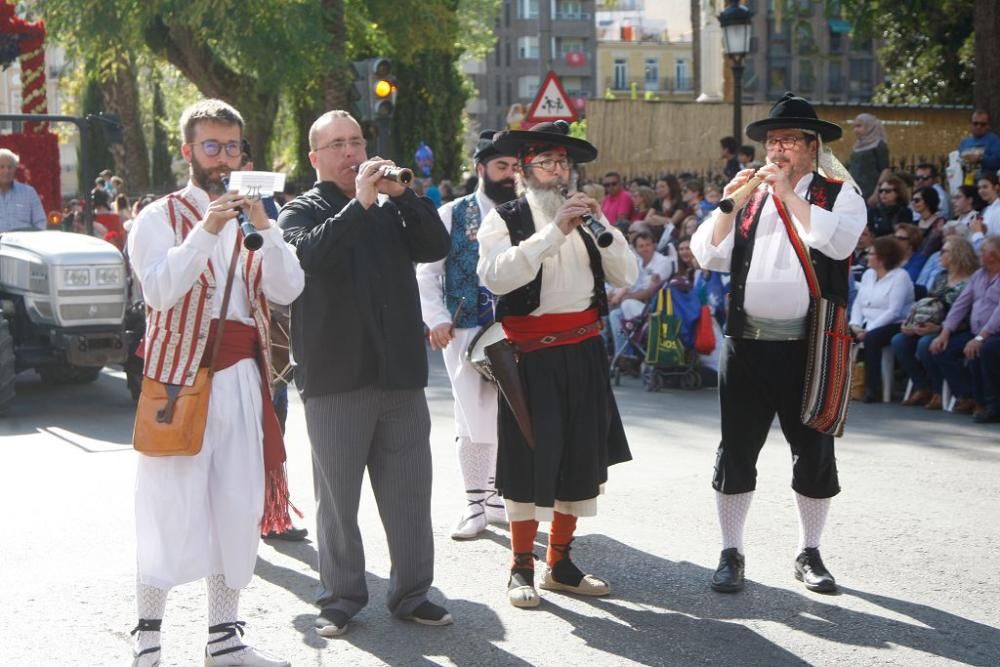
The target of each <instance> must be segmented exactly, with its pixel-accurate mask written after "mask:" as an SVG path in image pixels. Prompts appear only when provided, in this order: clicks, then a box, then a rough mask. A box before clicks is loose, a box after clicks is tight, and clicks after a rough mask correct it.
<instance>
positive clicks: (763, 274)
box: [691, 174, 868, 320]
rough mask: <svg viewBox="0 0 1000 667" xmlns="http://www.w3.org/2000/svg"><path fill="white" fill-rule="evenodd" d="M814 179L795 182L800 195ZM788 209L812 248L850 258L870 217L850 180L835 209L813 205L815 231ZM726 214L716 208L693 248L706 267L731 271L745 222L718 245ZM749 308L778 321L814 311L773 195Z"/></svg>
mask: <svg viewBox="0 0 1000 667" xmlns="http://www.w3.org/2000/svg"><path fill="white" fill-rule="evenodd" d="M812 179H813V175H812V174H806V175H805V176H803V177H802V178H801V179H800V180H799V182H798V183H797V184H796V186H795V194H797V195H798V196H800V197H802V198H803V199H805V198H806V196H807V195H808V193H809V184H810V183H812ZM770 189H771V188H770V186H768V190H770ZM786 208H788V207H786ZM788 212H789V215H791V218H792V223H793V224H794V225H795V228H796V230H797V231H798V233H799V236H801V237H802V241H803V243H805V244H806V246H807V247H809V248H813V249H816V250H818V251H820V252H821V253H823V254H824V255H826V256H827V257H830V258H831V259H837V260H840V259H846V258H847V257H850V255H851V253H852V252H853V251H854V247H855V246H856V245H857V243H858V237H860V236H861V232H862V230H863V229H864V227H865V224H866V223H867V220H868V212H867V208H866V207H865V201H864V199H862V198H861V195H859V194H858V193H857V191H855V190H854V188H852V187H850V186H849V185H847V184H845V185H844V187H843V188H841V190H840V194H839V195H837V199H836V201H835V202H834V204H833V210H832V211H827V210H826V209H825V208H821V207H819V206H816V205H812V206H810V212H809V213H810V228H811V231H809V232H808V233H806V231H805V229H804V228H803V227H802V223H801V222H799V220H798V218H796V217H795V215H794V214H793V213H792V211H791V209H789V211H788ZM720 215H722V212H721V211H719V210H718V209H716V210H715V211H713V212H712V214H711V215H709V217H708V218H706V219H705V221H704V222H703V223H701V225H699V226H698V229H697V231H695V233H694V236H693V237H692V238H691V252H692V253H694V256H695V258H697V260H698V264H699V265H700V266H701V267H702V268H704V269H710V270H712V271H720V272H723V273H729V272H730V270H731V268H732V266H731V265H732V256H733V242H734V239H735V233H736V228H737V227H738V226H739V224H740V220H739V219H738V218H737V219H736V221H735V222H734V224H733V228H732V229H731V230H730V231H729V235H728V236H726V238H725V239H723V240H722V243H720V244H719V245H717V246H716V245H713V244H712V234H713V233H714V230H715V223H716V221H717V220H718V219H719V216H720ZM743 307H744V310H745V311H746V314H747V315H750V316H753V317H767V318H771V319H776V320H793V319H799V318H802V317H805V316H806V314H807V312H808V310H809V288H808V287H807V285H806V278H805V274H804V273H803V272H802V265H801V264H800V263H799V260H798V257H797V256H796V255H795V251H794V249H793V248H792V243H791V241H789V240H788V233H787V232H786V231H785V226H784V224H782V222H781V218H779V217H778V211H777V209H776V208H775V206H774V198H773V196H772V197H768V198H767V201H766V202H765V203H764V207H763V210H762V211H761V214H760V221H759V222H758V224H757V233H756V239H755V241H754V247H753V256H752V257H751V258H750V271H749V273H748V274H747V284H746V294H745V296H744V299H743Z"/></svg>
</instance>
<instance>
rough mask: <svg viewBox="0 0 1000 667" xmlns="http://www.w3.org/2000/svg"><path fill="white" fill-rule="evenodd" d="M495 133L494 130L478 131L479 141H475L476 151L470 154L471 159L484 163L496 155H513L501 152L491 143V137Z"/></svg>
mask: <svg viewBox="0 0 1000 667" xmlns="http://www.w3.org/2000/svg"><path fill="white" fill-rule="evenodd" d="M496 133H497V131H496V130H483V131H482V132H480V133H479V141H478V142H477V143H476V152H475V153H473V154H472V159H473V160H475V161H476V162H477V163H478V164H486V163H487V162H489V161H490V160H492V159H493V158H496V157H502V156H504V155H511V156H513V155H514V153H503V152H500V151H498V150H497V147H496V146H495V145H494V144H493V137H494V136H495V135H496Z"/></svg>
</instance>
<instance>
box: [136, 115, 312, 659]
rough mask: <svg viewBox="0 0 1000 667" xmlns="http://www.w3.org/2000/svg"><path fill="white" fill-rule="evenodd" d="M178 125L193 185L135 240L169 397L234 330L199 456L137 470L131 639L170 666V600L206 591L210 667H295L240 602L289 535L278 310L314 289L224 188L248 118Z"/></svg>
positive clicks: (152, 345) (147, 349)
mask: <svg viewBox="0 0 1000 667" xmlns="http://www.w3.org/2000/svg"><path fill="white" fill-rule="evenodd" d="M180 124H181V135H182V136H183V138H184V144H183V145H182V146H181V154H182V155H183V157H184V160H185V161H186V162H187V163H188V165H189V167H190V181H189V182H188V184H187V185H186V186H185V187H184V189H182V190H180V191H179V192H176V193H174V194H171V195H167V196H166V197H163V198H162V199H159V200H157V201H155V202H153V203H151V204H149V205H148V206H146V207H145V208H143V210H142V212H141V213H140V214H139V216H138V217H137V218H136V219H135V221H134V223H133V226H132V229H131V232H130V233H129V237H128V254H129V257H130V258H131V261H132V266H133V268H134V269H135V273H136V275H137V276H138V277H139V280H140V282H141V283H142V292H143V295H144V298H145V301H146V306H147V317H146V321H147V322H148V325H147V328H146V336H145V339H144V342H145V346H144V348H143V350H144V358H145V362H144V368H143V373H144V375H147V376H149V377H150V378H152V379H154V380H159V381H160V382H162V383H164V384H167V385H174V386H190V385H192V384H193V383H194V382H195V374H196V372H197V370H198V368H199V366H201V365H208V361H209V359H210V358H211V356H212V355H211V354H210V353H209V350H211V349H212V343H211V341H213V340H214V339H215V337H216V332H217V330H218V322H219V318H220V317H221V318H225V322H226V324H225V327H224V328H223V335H222V340H221V341H220V345H221V347H220V348H219V355H218V358H216V359H215V364H214V365H215V371H216V372H215V374H214V375H213V376H212V384H211V401H210V402H209V406H208V417H207V420H206V423H205V437H204V439H203V442H202V447H201V451H199V452H198V453H197V454H195V455H194V456H163V457H153V456H140V457H139V462H138V470H137V474H136V483H135V518H136V543H137V544H136V551H137V555H136V562H137V567H138V582H137V594H136V598H137V600H136V602H137V607H138V612H139V623H138V625H137V626H136V628H135V629H134V630H133V631H132V634H133V635H135V636H136V645H135V655H134V661H133V663H132V664H133V666H134V667H152V666H153V665H158V664H160V626H161V623H162V620H163V612H164V609H165V607H166V602H167V592H168V590H169V589H170V588H172V587H174V586H177V585H180V584H184V583H188V582H190V581H194V580H196V579H201V578H204V579H205V580H206V583H207V584H208V625H209V628H208V631H209V642H208V645H207V646H206V648H205V664H206V665H255V666H258V667H279V666H282V665H288V663H287V662H285V661H284V660H280V659H278V658H274V657H271V656H268V655H266V654H264V653H262V652H260V651H257V650H256V649H254V648H252V647H250V646H246V645H244V644H243V642H242V641H241V639H240V638H241V637H242V635H243V626H244V623H243V622H242V621H240V620H238V617H237V612H238V607H239V598H240V589H242V588H244V587H246V586H247V584H249V583H250V580H251V579H252V577H253V571H254V565H255V564H256V562H257V546H258V543H259V541H260V536H261V532H264V533H267V532H269V531H271V530H283V529H285V528H286V527H288V526H289V525H290V524H291V522H290V521H289V517H288V496H287V494H288V491H287V484H285V482H284V460H285V450H284V442H283V441H282V436H281V429H280V427H279V424H278V419H277V416H276V415H275V412H274V406H273V404H272V402H271V394H270V390H269V388H268V384H269V377H268V374H269V372H270V357H269V350H270V318H269V317H268V304H267V302H268V301H272V302H274V303H278V304H289V303H291V302H292V301H294V300H295V298H296V297H297V296H298V295H299V293H300V292H301V291H302V286H303V283H304V276H303V273H302V268H301V267H300V266H299V260H298V258H297V257H296V256H295V252H294V250H293V249H292V248H291V247H290V246H288V245H287V244H286V243H285V242H284V240H283V238H282V235H281V230H280V229H278V227H277V226H276V225H275V224H274V223H273V222H272V221H271V220H269V219H268V217H267V215H266V214H265V212H264V209H263V207H262V206H260V205H259V202H251V201H248V200H247V199H246V198H245V197H244V196H243V195H240V194H237V193H233V192H226V188H225V186H224V185H223V179H224V177H226V176H227V175H228V174H229V173H230V172H233V171H237V170H239V169H240V163H241V156H242V145H241V140H242V138H243V118H242V117H241V116H240V114H239V112H237V111H236V109H234V108H232V107H231V106H229V105H228V104H226V103H225V102H222V101H221V100H202V101H201V102H197V103H195V104H193V105H191V106H190V107H188V108H187V109H186V110H185V111H184V113H183V114H182V115H181V123H180ZM240 209H244V210H245V212H246V214H247V218H248V219H249V220H250V222H251V223H252V224H253V226H254V227H255V228H257V229H258V230H259V231H260V234H261V236H262V237H263V239H264V242H263V245H262V246H261V248H260V249H259V250H256V251H253V252H249V251H247V250H246V249H245V248H243V244H242V243H241V242H240V241H241V237H242V231H241V230H240V227H239V225H238V224H237V223H236V217H237V215H238V213H239V211H240ZM231 262H239V270H234V273H233V281H232V282H233V285H232V288H231V292H230V294H229V296H230V297H231V300H230V301H229V303H228V308H227V312H223V303H224V302H225V296H224V295H225V293H226V289H227V286H226V284H225V281H226V275H227V271H226V268H227V267H230V266H234V267H235V264H231ZM137 444H139V443H137ZM265 499H267V503H266V504H265Z"/></svg>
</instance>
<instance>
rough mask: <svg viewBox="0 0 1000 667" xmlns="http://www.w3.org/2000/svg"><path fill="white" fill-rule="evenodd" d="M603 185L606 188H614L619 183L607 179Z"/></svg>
mask: <svg viewBox="0 0 1000 667" xmlns="http://www.w3.org/2000/svg"><path fill="white" fill-rule="evenodd" d="M601 185H603V186H604V187H606V188H613V187H615V186H616V185H618V181H605V182H604V183H601Z"/></svg>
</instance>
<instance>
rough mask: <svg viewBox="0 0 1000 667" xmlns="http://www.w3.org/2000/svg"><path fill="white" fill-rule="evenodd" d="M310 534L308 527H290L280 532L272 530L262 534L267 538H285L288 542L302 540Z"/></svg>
mask: <svg viewBox="0 0 1000 667" xmlns="http://www.w3.org/2000/svg"><path fill="white" fill-rule="evenodd" d="M308 534H309V530H308V529H307V528H289V529H288V530H285V531H282V532H280V533H278V532H275V531H273V530H272V531H271V532H270V533H268V534H267V535H261V537H262V538H263V539H265V540H285V541H286V542H301V541H302V540H304V539H306V536H307V535H308Z"/></svg>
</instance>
